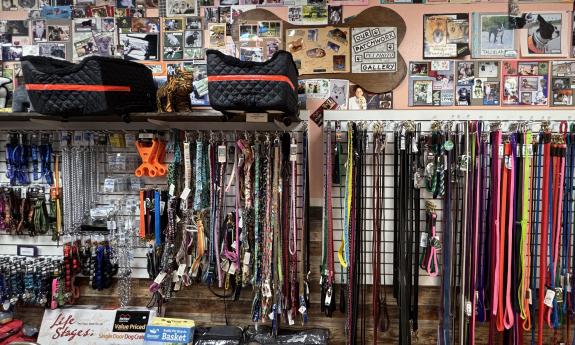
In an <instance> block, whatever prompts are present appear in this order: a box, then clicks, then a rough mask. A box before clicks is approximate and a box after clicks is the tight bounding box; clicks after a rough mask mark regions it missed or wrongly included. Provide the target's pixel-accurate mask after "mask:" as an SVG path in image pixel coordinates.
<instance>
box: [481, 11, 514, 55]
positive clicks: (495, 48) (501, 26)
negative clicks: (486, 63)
mask: <svg viewBox="0 0 575 345" xmlns="http://www.w3.org/2000/svg"><path fill="white" fill-rule="evenodd" d="M472 23H473V35H472V56H473V57H474V58H515V57H517V49H516V41H515V31H514V30H513V29H512V28H511V27H510V25H509V17H508V16H507V14H486V13H474V14H473V21H472Z"/></svg>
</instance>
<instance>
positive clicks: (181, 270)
mask: <svg viewBox="0 0 575 345" xmlns="http://www.w3.org/2000/svg"><path fill="white" fill-rule="evenodd" d="M186 267H188V265H186V264H180V265H179V266H178V275H179V276H180V277H181V276H183V275H184V272H185V271H186Z"/></svg>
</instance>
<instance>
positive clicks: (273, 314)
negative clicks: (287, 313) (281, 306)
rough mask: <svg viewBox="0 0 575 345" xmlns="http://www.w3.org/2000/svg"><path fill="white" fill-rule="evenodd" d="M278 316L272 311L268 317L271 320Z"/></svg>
mask: <svg viewBox="0 0 575 345" xmlns="http://www.w3.org/2000/svg"><path fill="white" fill-rule="evenodd" d="M275 317H276V315H275V313H274V312H273V311H272V312H271V313H269V314H268V319H270V320H272V321H273V320H274V318H275Z"/></svg>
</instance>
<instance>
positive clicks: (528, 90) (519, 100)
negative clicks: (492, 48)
mask: <svg viewBox="0 0 575 345" xmlns="http://www.w3.org/2000/svg"><path fill="white" fill-rule="evenodd" d="M502 64H503V67H502V69H501V76H502V85H501V104H503V105H537V106H547V105H549V76H548V73H549V61H532V60H529V61H526V60H521V61H518V60H510V61H503V62H502Z"/></svg>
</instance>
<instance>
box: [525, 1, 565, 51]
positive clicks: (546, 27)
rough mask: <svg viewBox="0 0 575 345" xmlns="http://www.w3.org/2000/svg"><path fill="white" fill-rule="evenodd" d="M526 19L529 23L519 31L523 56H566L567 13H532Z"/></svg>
mask: <svg viewBox="0 0 575 345" xmlns="http://www.w3.org/2000/svg"><path fill="white" fill-rule="evenodd" d="M564 17H565V18H564ZM525 18H526V21H527V22H526V24H525V26H524V28H523V29H521V30H520V31H519V40H520V43H521V55H522V56H524V57H557V56H566V54H567V52H568V47H567V45H568V37H567V36H568V31H567V23H566V22H564V19H566V14H565V13H561V12H558V13H530V14H528V15H527V16H526V17H525Z"/></svg>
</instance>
